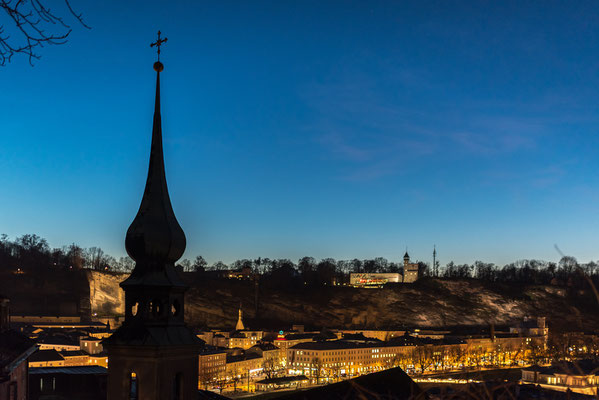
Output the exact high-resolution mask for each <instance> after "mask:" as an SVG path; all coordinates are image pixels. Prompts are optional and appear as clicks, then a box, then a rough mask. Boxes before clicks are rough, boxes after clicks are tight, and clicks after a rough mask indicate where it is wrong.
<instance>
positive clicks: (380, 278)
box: [349, 272, 403, 288]
mask: <svg viewBox="0 0 599 400" xmlns="http://www.w3.org/2000/svg"><path fill="white" fill-rule="evenodd" d="M402 280H403V278H402V276H401V274H399V273H397V272H395V273H378V272H373V273H365V272H352V273H350V274H349V284H350V285H351V286H354V287H365V288H368V287H372V288H379V287H382V286H383V285H385V284H386V283H400V282H402Z"/></svg>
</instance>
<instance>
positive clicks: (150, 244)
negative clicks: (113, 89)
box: [103, 38, 201, 400]
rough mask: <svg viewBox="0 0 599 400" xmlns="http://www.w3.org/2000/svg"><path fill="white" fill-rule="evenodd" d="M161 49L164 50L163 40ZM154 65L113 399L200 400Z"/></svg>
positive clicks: (112, 364) (114, 346) (114, 354)
mask: <svg viewBox="0 0 599 400" xmlns="http://www.w3.org/2000/svg"><path fill="white" fill-rule="evenodd" d="M158 44H161V42H160V38H159V41H158ZM163 69H164V66H163V65H162V63H160V61H158V62H156V63H155V64H154V70H155V71H156V74H157V77H156V103H155V108H154V126H153V129H152V147H151V151H150V166H149V169H148V177H147V180H146V187H145V191H144V194H143V197H142V200H141V205H140V207H139V211H138V212H137V215H136V217H135V219H134V220H133V222H132V223H131V226H129V229H128V230H127V236H126V239H125V247H126V249H127V253H128V254H129V256H131V258H132V259H133V260H135V268H134V269H133V272H132V273H131V275H130V276H129V277H128V278H127V279H126V280H125V281H123V282H122V283H121V285H120V286H121V287H122V288H123V290H124V291H125V320H124V322H123V324H122V325H121V327H120V328H118V329H117V330H116V332H115V333H114V334H113V335H112V336H111V337H109V338H107V339H106V340H104V343H103V344H104V347H105V348H106V349H107V351H108V359H109V367H108V400H132V399H138V400H154V399H156V400H158V399H161V400H170V399H173V400H181V399H192V398H197V392H198V352H199V349H200V347H201V344H200V343H201V342H200V341H199V339H197V337H196V336H195V335H194V334H193V333H192V332H191V330H190V329H189V328H187V326H185V323H184V322H183V314H184V305H185V302H184V292H185V290H186V289H187V288H186V286H185V284H184V283H183V282H182V281H181V279H180V278H179V276H178V275H177V273H176V272H175V268H174V264H175V261H177V260H178V259H179V258H180V257H181V256H182V255H183V252H184V250H185V234H184V233H183V230H182V229H181V227H180V226H179V223H178V222H177V219H176V218H175V214H174V212H173V209H172V206H171V202H170V198H169V194H168V188H167V185H166V176H165V171H164V156H163V151H162V127H161V119H160V72H161V71H162V70H163Z"/></svg>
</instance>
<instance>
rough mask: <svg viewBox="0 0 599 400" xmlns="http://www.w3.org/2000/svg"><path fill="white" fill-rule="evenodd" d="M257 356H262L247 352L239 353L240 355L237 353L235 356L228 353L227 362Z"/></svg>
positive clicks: (250, 358) (251, 358)
mask: <svg viewBox="0 0 599 400" xmlns="http://www.w3.org/2000/svg"><path fill="white" fill-rule="evenodd" d="M256 358H262V357H261V356H260V355H258V354H255V353H245V354H239V355H235V356H234V355H227V364H229V363H234V362H239V361H246V360H253V359H256Z"/></svg>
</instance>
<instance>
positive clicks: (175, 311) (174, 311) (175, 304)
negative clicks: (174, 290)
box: [171, 299, 181, 317]
mask: <svg viewBox="0 0 599 400" xmlns="http://www.w3.org/2000/svg"><path fill="white" fill-rule="evenodd" d="M180 311H181V304H180V303H179V300H177V299H175V300H173V304H172V305H171V313H172V314H173V317H178V316H179V312H180Z"/></svg>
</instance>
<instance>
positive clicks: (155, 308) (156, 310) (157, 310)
mask: <svg viewBox="0 0 599 400" xmlns="http://www.w3.org/2000/svg"><path fill="white" fill-rule="evenodd" d="M150 310H151V311H152V315H154V316H158V315H160V314H162V303H161V301H160V300H159V299H154V300H152V302H151V303H150Z"/></svg>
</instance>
